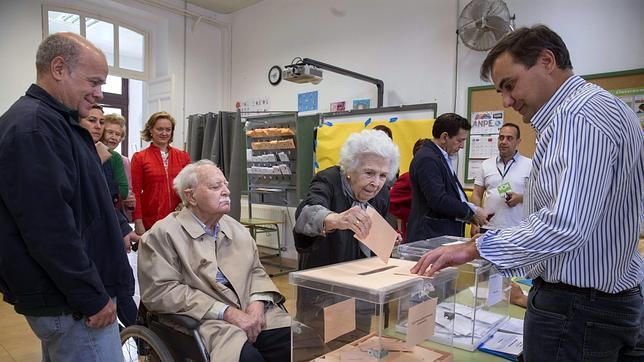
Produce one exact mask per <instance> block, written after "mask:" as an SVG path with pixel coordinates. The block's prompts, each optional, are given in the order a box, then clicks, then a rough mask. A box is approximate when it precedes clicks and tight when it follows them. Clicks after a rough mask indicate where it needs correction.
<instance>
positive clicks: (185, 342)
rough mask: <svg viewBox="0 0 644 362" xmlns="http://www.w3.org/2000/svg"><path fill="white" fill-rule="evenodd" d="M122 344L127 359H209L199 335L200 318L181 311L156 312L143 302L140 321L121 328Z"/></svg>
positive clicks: (199, 361) (167, 361) (203, 361)
mask: <svg viewBox="0 0 644 362" xmlns="http://www.w3.org/2000/svg"><path fill="white" fill-rule="evenodd" d="M121 346H122V350H123V357H124V359H125V361H126V362H130V361H136V362H139V361H160V362H172V361H195V362H208V361H210V356H209V355H208V350H207V349H206V347H205V345H204V343H203V340H202V339H201V336H200V335H199V321H197V320H195V319H193V318H190V317H187V316H184V315H179V314H158V313H153V312H150V311H148V310H147V309H146V308H145V306H144V305H143V304H141V305H140V306H139V313H138V317H137V323H136V324H135V325H132V326H129V327H127V328H125V329H123V330H122V331H121Z"/></svg>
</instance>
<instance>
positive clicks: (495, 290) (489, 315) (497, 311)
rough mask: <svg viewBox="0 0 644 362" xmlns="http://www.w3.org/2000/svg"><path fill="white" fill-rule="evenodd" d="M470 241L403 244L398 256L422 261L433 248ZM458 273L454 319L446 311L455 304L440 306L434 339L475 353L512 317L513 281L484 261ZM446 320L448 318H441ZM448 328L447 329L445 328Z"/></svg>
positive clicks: (452, 239)
mask: <svg viewBox="0 0 644 362" xmlns="http://www.w3.org/2000/svg"><path fill="white" fill-rule="evenodd" d="M468 241H469V239H466V238H459V237H454V236H441V237H437V238H432V239H427V240H420V241H415V242H412V243H408V244H403V245H400V246H399V248H398V254H399V256H400V258H401V259H405V260H410V261H418V260H419V259H420V258H421V257H422V256H423V254H425V253H427V252H428V251H429V250H431V249H435V248H437V247H439V246H442V245H446V244H455V243H463V242H468ZM458 271H459V275H458V278H457V281H456V291H455V296H454V298H453V299H454V302H455V304H454V314H453V316H451V317H453V318H452V319H451V320H447V318H448V316H449V315H448V314H447V313H443V312H442V311H446V312H447V311H449V308H451V306H452V305H451V303H450V304H449V305H448V306H445V307H444V308H443V306H441V305H440V304H439V305H438V307H437V309H436V316H437V318H436V329H435V333H434V335H433V336H432V337H431V340H433V341H436V342H439V343H444V344H452V345H453V346H454V347H457V348H461V349H465V350H468V351H474V350H475V349H477V348H478V347H479V346H480V345H481V344H482V343H483V342H485V340H486V339H488V338H489V337H490V336H491V335H492V334H494V332H496V331H497V329H498V328H499V326H500V325H501V324H503V323H504V322H505V321H507V320H508V319H509V318H510V317H509V308H510V282H511V281H510V279H509V278H505V277H503V276H502V275H501V274H500V273H499V272H498V271H497V270H496V269H495V268H494V267H493V266H492V264H490V263H489V262H487V261H485V260H482V259H477V260H473V261H471V262H469V263H466V264H464V265H461V266H459V267H458ZM404 313H405V312H404V310H399V311H398V314H399V315H404ZM443 317H444V318H445V319H441V318H443ZM444 325H446V326H447V328H443V326H444ZM405 329H406V325H405V324H404V318H401V317H399V318H398V323H397V324H396V330H398V331H404V330H405Z"/></svg>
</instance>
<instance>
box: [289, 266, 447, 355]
mask: <svg viewBox="0 0 644 362" xmlns="http://www.w3.org/2000/svg"><path fill="white" fill-rule="evenodd" d="M414 264H415V263H414V262H412V261H408V260H400V259H389V260H388V261H387V263H385V262H383V261H382V260H381V259H379V258H368V259H360V260H355V261H350V262H345V263H339V264H334V265H329V266H324V267H320V268H315V269H309V270H303V271H298V272H292V273H290V274H289V282H290V284H292V285H293V287H294V288H295V295H296V299H297V310H296V313H295V317H294V318H293V324H292V328H291V331H292V332H291V333H292V343H293V352H292V353H293V361H347V360H352V361H353V360H374V359H375V360H379V361H441V362H445V361H451V360H452V353H451V347H450V345H451V343H450V342H449V341H447V340H446V343H445V345H440V344H435V346H437V347H424V346H419V344H420V343H423V342H424V341H425V340H427V339H428V338H430V337H431V336H432V334H433V333H434V331H435V328H438V327H439V326H438V324H436V323H435V322H436V320H437V319H441V320H443V319H447V320H453V318H452V316H453V315H454V313H455V309H454V305H455V304H454V303H455V299H454V297H455V284H456V277H457V274H458V273H457V271H456V269H454V268H448V269H445V270H443V271H441V272H440V273H439V274H438V275H437V276H435V277H432V278H426V277H420V276H417V275H415V274H410V273H409V270H410V269H411V267H412V266H413V265H414ZM388 304H389V305H391V304H397V305H398V309H397V310H398V314H397V315H398V316H399V317H400V318H404V320H405V321H406V323H407V330H406V334H405V335H404V337H403V338H396V337H393V334H391V333H388V329H387V328H386V324H387V321H385V319H386V318H387V316H389V313H387V308H386V307H385V306H386V305H388ZM438 306H441V307H440V313H444V314H445V316H443V315H441V316H438V313H439V309H438ZM392 314H393V313H392ZM394 316H395V315H392V318H393V317H394ZM394 322H395V321H394ZM440 327H441V328H445V331H444V332H442V333H443V335H444V338H446V339H449V338H451V335H452V331H451V329H452V327H451V323H447V324H446V325H444V326H443V325H441V326H440ZM389 329H393V327H390V328H389Z"/></svg>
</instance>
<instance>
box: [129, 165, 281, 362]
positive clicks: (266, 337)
mask: <svg viewBox="0 0 644 362" xmlns="http://www.w3.org/2000/svg"><path fill="white" fill-rule="evenodd" d="M174 188H175V190H176V191H177V193H178V194H179V195H180V197H181V201H182V202H183V206H184V209H183V210H181V211H176V212H173V213H171V214H170V215H168V216H167V217H165V218H164V219H162V220H159V221H158V222H156V223H155V224H154V226H152V228H151V229H150V230H149V231H148V232H146V233H145V234H144V235H143V242H142V243H141V245H140V246H139V255H138V271H139V283H140V287H141V301H142V302H143V304H144V305H145V306H146V307H147V308H148V309H149V310H150V311H154V312H159V313H173V314H183V315H186V316H189V317H192V318H194V319H196V320H198V321H200V323H201V325H200V327H199V334H200V335H201V337H202V338H203V340H204V344H205V345H206V348H207V349H208V351H209V353H210V356H212V357H213V358H214V359H215V360H217V361H241V362H248V361H267V362H270V361H274V362H281V361H290V359H291V354H290V352H291V351H290V346H291V332H290V331H291V330H290V324H291V318H290V317H289V315H288V314H287V313H286V312H284V311H283V310H282V309H280V308H279V307H278V305H277V304H278V303H281V302H282V301H283V300H284V296H282V295H281V294H280V292H279V290H278V289H277V287H276V286H275V284H273V282H272V281H271V280H270V278H269V277H268V275H267V274H266V271H265V270H264V268H263V267H262V264H261V263H260V261H259V256H258V254H257V247H256V245H255V241H254V240H253V238H252V237H251V236H250V234H249V232H248V230H247V229H246V228H245V227H244V226H243V225H241V224H240V223H239V222H237V221H236V220H235V219H233V218H232V217H230V216H228V215H226V214H227V213H228V212H230V191H229V190H228V181H226V178H225V177H224V174H223V173H222V172H221V170H220V169H219V168H217V166H215V164H214V163H213V162H212V161H210V160H201V161H198V162H196V163H193V164H190V165H188V166H186V167H185V168H184V169H183V170H181V172H179V174H178V175H177V176H176V177H175V179H174ZM215 356H216V357H215Z"/></svg>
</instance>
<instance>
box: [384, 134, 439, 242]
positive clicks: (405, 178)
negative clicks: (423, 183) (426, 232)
mask: <svg viewBox="0 0 644 362" xmlns="http://www.w3.org/2000/svg"><path fill="white" fill-rule="evenodd" d="M425 141H429V138H421V139H419V140H417V141H416V143H415V144H414V148H413V150H412V156H413V155H415V154H416V152H417V151H418V150H419V149H420V148H421V147H422V146H423V143H424V142H425ZM410 212H411V181H410V180H409V172H405V173H403V174H402V175H400V176H398V179H396V182H394V185H393V186H392V187H391V190H389V213H391V214H392V215H394V216H395V217H396V218H397V219H398V231H400V233H401V234H402V237H403V241H402V242H403V243H406V242H408V241H409V240H407V220H408V219H409V213H410ZM411 241H416V240H411Z"/></svg>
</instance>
